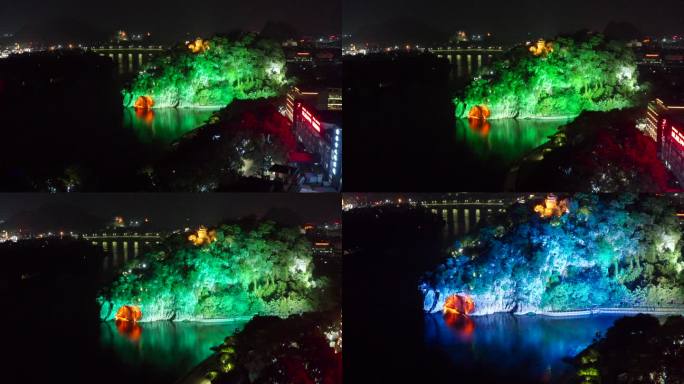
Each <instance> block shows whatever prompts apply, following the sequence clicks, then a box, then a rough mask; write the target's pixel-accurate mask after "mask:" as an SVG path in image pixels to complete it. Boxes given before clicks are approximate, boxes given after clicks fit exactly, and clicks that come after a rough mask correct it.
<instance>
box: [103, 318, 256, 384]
mask: <svg viewBox="0 0 684 384" xmlns="http://www.w3.org/2000/svg"><path fill="white" fill-rule="evenodd" d="M245 324H246V322H245V321H236V322H220V323H204V322H172V321H156V322H150V323H138V324H131V323H127V322H117V323H115V322H114V321H107V322H103V323H101V325H100V348H101V349H102V350H103V352H105V354H107V355H113V356H115V357H116V358H117V360H118V361H119V362H120V363H121V364H122V365H123V366H124V367H125V369H126V375H127V376H129V378H130V380H133V381H134V382H145V381H147V380H149V381H153V382H155V383H163V382H166V383H173V382H175V381H176V380H178V379H179V378H181V377H183V376H184V375H185V374H186V373H188V372H189V371H190V370H191V369H192V368H193V367H195V366H196V365H198V364H199V363H200V362H202V361H203V360H204V359H206V358H207V357H209V356H210V355H211V354H212V353H213V351H212V350H211V349H210V348H211V347H213V346H217V345H219V344H221V343H222V342H223V339H224V338H225V337H227V336H230V335H232V334H234V333H236V332H237V331H239V330H241V329H242V327H243V326H244V325H245ZM129 382H130V381H129Z"/></svg>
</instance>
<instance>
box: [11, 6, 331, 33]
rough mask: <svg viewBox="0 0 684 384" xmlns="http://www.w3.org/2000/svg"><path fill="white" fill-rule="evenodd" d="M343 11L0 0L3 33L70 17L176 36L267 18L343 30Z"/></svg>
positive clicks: (307, 29) (256, 26)
mask: <svg viewBox="0 0 684 384" xmlns="http://www.w3.org/2000/svg"><path fill="white" fill-rule="evenodd" d="M340 15H341V4H340V0H332V1H331V0H191V1H182V2H181V1H176V0H166V1H162V0H134V1H107V0H0V33H7V32H15V31H17V30H18V29H20V28H22V26H24V25H25V24H27V23H30V22H41V20H47V19H52V18H65V17H67V18H75V19H78V20H85V21H88V22H89V23H90V24H92V25H94V26H95V27H99V28H100V29H103V30H105V31H114V30H117V29H126V30H129V31H133V32H137V31H140V32H142V31H149V32H152V33H153V34H155V35H164V36H167V35H172V36H174V37H176V36H184V34H185V33H186V32H190V33H191V34H192V35H201V36H206V35H209V34H212V33H214V32H225V31H230V30H233V29H235V28H241V29H246V30H260V29H261V28H262V26H263V25H264V23H265V22H266V21H267V20H276V21H286V22H288V23H289V24H291V25H292V26H294V27H295V28H296V29H297V30H298V31H300V32H301V33H304V34H319V33H323V34H334V33H339V31H340V29H341V16H340Z"/></svg>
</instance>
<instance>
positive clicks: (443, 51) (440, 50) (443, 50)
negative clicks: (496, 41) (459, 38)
mask: <svg viewBox="0 0 684 384" xmlns="http://www.w3.org/2000/svg"><path fill="white" fill-rule="evenodd" d="M427 50H428V51H429V52H431V53H434V54H436V55H448V54H452V53H501V52H503V51H504V50H505V49H504V48H503V47H500V46H497V47H436V48H428V49H427Z"/></svg>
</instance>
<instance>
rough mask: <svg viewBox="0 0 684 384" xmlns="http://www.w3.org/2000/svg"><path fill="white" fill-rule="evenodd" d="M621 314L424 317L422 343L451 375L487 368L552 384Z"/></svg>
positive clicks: (496, 373)
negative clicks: (438, 354)
mask: <svg viewBox="0 0 684 384" xmlns="http://www.w3.org/2000/svg"><path fill="white" fill-rule="evenodd" d="M620 317H622V315H597V316H587V317H574V318H551V317H544V316H513V315H509V314H494V315H488V316H473V317H470V318H462V319H452V318H445V317H444V316H443V315H442V314H431V315H426V318H425V334H424V335H425V343H426V345H427V346H428V347H429V348H433V349H436V350H438V351H441V352H442V353H444V354H445V355H446V356H447V357H448V360H449V361H450V362H451V363H452V364H453V369H454V370H455V371H459V370H461V371H469V370H475V369H486V370H487V375H488V376H490V377H492V376H493V377H518V378H519V377H523V378H524V379H525V380H529V381H535V382H537V381H542V382H554V381H557V380H558V379H559V378H560V377H561V376H562V375H564V374H565V375H567V374H568V373H571V372H572V367H571V366H570V365H569V364H567V363H565V362H563V359H564V358H567V357H572V356H575V355H577V354H578V353H579V352H581V351H582V350H583V349H584V348H586V347H587V346H588V345H589V344H590V343H591V342H592V340H593V338H594V336H595V335H596V334H597V332H600V333H604V332H605V331H606V330H607V329H608V328H609V327H610V326H611V325H613V322H614V321H615V320H617V319H618V318H620Z"/></svg>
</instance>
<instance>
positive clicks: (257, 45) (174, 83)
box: [123, 34, 286, 108]
mask: <svg viewBox="0 0 684 384" xmlns="http://www.w3.org/2000/svg"><path fill="white" fill-rule="evenodd" d="M207 45H208V48H207V49H206V50H203V51H199V52H196V53H194V52H192V50H190V49H189V48H187V47H185V46H181V47H178V48H176V49H174V50H172V51H171V52H170V54H168V55H166V56H162V57H159V58H157V59H156V60H154V61H152V62H151V63H150V64H149V65H148V66H147V67H146V69H145V70H144V71H143V72H142V73H140V74H139V75H138V77H137V78H136V79H135V80H134V81H133V84H132V85H131V86H130V88H129V89H127V90H124V92H123V93H124V105H125V106H129V107H130V106H133V104H134V103H135V101H136V100H137V99H138V98H139V97H141V96H150V97H152V99H153V100H154V106H155V108H157V107H198V106H225V105H227V104H230V103H231V102H232V101H233V100H234V99H256V98H263V97H270V96H275V95H277V94H278V93H279V91H280V89H281V88H282V87H283V85H285V84H286V78H285V56H284V54H283V51H282V49H281V48H280V46H278V45H277V44H276V43H274V42H272V41H269V40H265V39H261V38H258V37H256V36H255V35H252V34H245V35H242V36H240V37H238V38H235V39H233V38H227V37H219V36H216V37H214V38H212V39H210V40H208V41H207Z"/></svg>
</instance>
